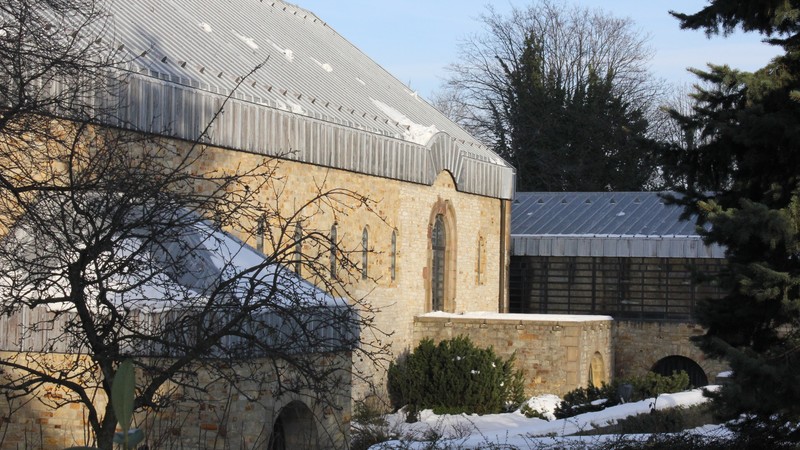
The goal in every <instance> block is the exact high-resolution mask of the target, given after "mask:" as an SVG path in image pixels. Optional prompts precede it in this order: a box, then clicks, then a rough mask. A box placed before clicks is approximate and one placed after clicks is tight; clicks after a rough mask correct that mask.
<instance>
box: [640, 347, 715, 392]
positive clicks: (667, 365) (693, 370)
mask: <svg viewBox="0 0 800 450" xmlns="http://www.w3.org/2000/svg"><path fill="white" fill-rule="evenodd" d="M650 370H651V371H653V372H655V373H657V374H659V375H664V376H670V375H672V374H673V373H675V372H680V371H682V370H683V371H685V372H686V373H687V374H688V375H689V384H690V385H691V386H693V387H696V388H698V387H702V386H706V385H707V384H708V377H707V376H706V373H705V371H703V368H702V367H700V365H699V364H697V363H696V362H694V361H692V360H691V359H689V358H687V357H685V356H680V355H672V356H667V357H666V358H661V359H660V360H658V362H657V363H655V364H654V365H653V368H652V369H650Z"/></svg>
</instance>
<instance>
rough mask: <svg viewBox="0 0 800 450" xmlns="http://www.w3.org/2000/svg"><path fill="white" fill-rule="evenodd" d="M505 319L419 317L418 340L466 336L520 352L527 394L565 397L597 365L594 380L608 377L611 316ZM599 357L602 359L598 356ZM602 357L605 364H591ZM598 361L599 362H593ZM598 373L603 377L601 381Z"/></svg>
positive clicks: (501, 352)
mask: <svg viewBox="0 0 800 450" xmlns="http://www.w3.org/2000/svg"><path fill="white" fill-rule="evenodd" d="M507 316H508V317H507V318H502V319H500V318H480V317H469V315H465V317H453V316H449V317H431V316H422V317H417V318H416V319H415V321H414V340H415V343H418V342H419V341H420V340H421V339H422V338H425V337H429V338H432V339H433V340H434V341H436V342H438V341H440V340H443V339H450V338H453V337H456V336H459V335H466V336H469V337H470V339H472V341H473V342H475V343H476V344H477V345H479V346H483V347H486V346H492V347H494V350H495V352H496V353H497V354H498V355H502V356H503V357H506V358H507V357H509V356H511V355H512V354H516V358H517V363H516V367H517V368H521V369H522V370H523V371H524V374H525V393H526V395H536V394H545V393H550V394H557V395H563V394H565V393H567V392H569V391H570V390H572V389H575V388H578V387H585V386H587V385H588V384H589V382H590V376H589V373H590V370H591V369H594V373H595V377H594V378H595V379H594V381H595V382H596V383H599V382H601V381H609V380H610V379H611V374H612V373H613V366H612V364H613V361H614V359H613V358H614V351H613V348H612V335H613V331H612V327H613V322H612V320H611V319H610V318H603V316H598V317H597V318H596V319H593V320H592V319H587V320H583V321H571V320H558V319H553V320H548V319H547V318H546V316H540V315H533V314H531V315H528V314H508V315H507ZM597 355H599V357H600V359H597ZM593 358H594V361H602V362H601V363H600V364H599V365H602V366H603V367H602V368H599V367H592V368H591V369H590V365H591V364H592V362H593ZM595 364H597V363H595ZM598 375H600V376H601V377H602V378H603V379H602V380H598V379H597V378H598Z"/></svg>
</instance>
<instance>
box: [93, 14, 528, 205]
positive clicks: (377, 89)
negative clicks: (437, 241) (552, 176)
mask: <svg viewBox="0 0 800 450" xmlns="http://www.w3.org/2000/svg"><path fill="white" fill-rule="evenodd" d="M108 8H109V11H110V13H111V19H110V21H109V33H110V34H111V35H112V36H111V38H112V39H113V43H112V44H111V47H112V48H114V49H118V51H119V56H120V57H122V58H123V59H125V60H127V61H129V62H128V63H126V65H125V67H124V69H126V70H129V71H131V72H133V73H134V74H135V76H134V79H133V80H132V82H131V83H129V87H128V89H127V93H123V96H124V97H126V98H125V99H126V100H127V102H126V103H128V104H129V105H131V106H132V107H128V109H127V110H126V111H124V112H123V113H121V116H122V120H124V121H128V122H129V123H132V124H134V125H135V126H138V127H140V128H144V129H148V130H151V131H156V132H158V131H159V127H161V128H165V127H169V128H170V132H171V134H173V135H175V136H177V137H181V138H185V139H194V138H196V137H197V134H198V131H199V130H202V126H204V125H205V123H207V122H208V120H209V119H210V117H211V115H212V114H213V112H214V111H215V110H216V109H215V108H219V106H220V105H221V101H222V100H223V99H224V96H227V95H229V94H230V93H231V92H233V101H231V102H229V104H228V105H226V107H225V114H223V116H222V117H221V118H220V119H219V120H218V122H217V123H215V125H214V129H213V131H212V137H211V141H212V143H215V144H218V145H221V146H225V147H230V148H235V149H240V150H245V151H252V152H258V153H270V154H282V153H285V152H290V151H291V152H295V153H294V154H293V155H292V156H291V158H293V159H299V160H301V161H306V162H310V163H313V164H319V165H324V166H330V167H337V168H342V169H346V170H352V171H357V172H362V173H369V174H373V175H378V176H383V177H388V178H396V179H402V180H406V181H411V182H417V183H427V184H431V183H432V182H433V180H434V179H435V177H436V176H437V175H438V174H439V172H441V171H442V170H448V171H450V172H451V173H452V174H453V176H454V178H455V180H456V183H457V184H458V188H459V190H462V191H466V192H473V193H478V194H482V195H489V196H495V197H502V198H511V196H512V195H513V186H514V184H513V177H514V172H513V169H512V168H511V167H510V166H509V165H508V164H507V163H506V162H505V161H503V160H502V159H501V158H500V157H499V156H497V155H496V154H495V153H493V152H492V151H491V150H489V149H488V148H487V147H486V146H484V145H482V144H481V143H480V142H478V141H477V140H476V139H475V138H473V137H472V136H470V135H469V133H467V132H466V131H464V130H463V129H462V128H460V127H459V126H458V125H456V124H455V123H453V122H452V121H450V120H449V119H447V118H446V117H445V116H444V115H443V114H441V113H439V112H438V111H437V110H436V109H435V108H433V107H432V106H430V105H429V104H428V103H426V102H425V101H423V100H422V99H421V98H419V96H417V94H416V93H415V92H412V91H411V90H409V89H408V88H407V87H406V86H405V85H404V84H403V83H402V82H400V81H399V80H397V79H396V78H394V77H393V76H392V75H391V74H389V73H388V72H386V71H385V70H384V69H383V68H382V67H380V66H379V65H378V64H376V63H375V62H374V61H372V60H371V59H370V58H369V57H368V56H367V55H365V54H363V53H362V52H361V51H360V50H358V49H357V48H356V47H354V46H353V45H352V44H351V43H349V42H348V41H347V40H346V39H344V38H343V37H342V36H340V35H339V34H338V33H336V31H334V30H333V29H331V28H330V27H329V26H328V25H327V24H326V23H325V22H324V21H323V20H321V19H320V18H318V17H316V16H315V15H314V14H313V13H311V12H309V11H307V10H304V9H302V8H300V7H297V6H294V5H292V4H290V3H284V2H281V1H269V0H267V1H258V0H228V1H225V2H221V1H217V0H171V1H161V0H137V1H126V0H111V1H110V2H109V3H108ZM262 63H263V66H262V67H261V68H260V69H258V70H256V71H255V72H252V71H253V69H254V68H255V67H257V66H258V65H259V64H262ZM175 114H179V115H180V116H178V117H176V116H174V115H175ZM187 115H188V116H190V117H185V116H187Z"/></svg>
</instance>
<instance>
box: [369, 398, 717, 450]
mask: <svg viewBox="0 0 800 450" xmlns="http://www.w3.org/2000/svg"><path fill="white" fill-rule="evenodd" d="M714 388H715V386H706V388H705V389H714ZM654 400H655V399H653V398H650V399H647V400H642V401H639V402H632V403H625V404H622V405H617V406H612V407H610V408H607V409H605V410H603V411H596V412H590V413H586V414H580V415H577V416H575V417H569V418H566V419H558V420H551V421H547V420H543V419H536V418H527V417H525V415H524V414H522V413H521V412H520V411H519V410H517V411H514V412H512V413H506V414H487V415H483V416H479V415H476V414H473V415H466V414H460V415H437V414H434V413H433V412H432V411H431V410H424V411H422V412H420V414H419V421H418V422H416V423H411V424H409V423H405V414H403V413H395V414H390V415H388V416H386V419H387V426H388V429H389V430H391V431H392V432H394V433H396V434H397V435H399V436H413V437H415V439H411V440H415V441H417V440H418V441H419V442H409V439H408V438H405V439H404V440H403V441H400V440H396V441H388V442H384V443H381V444H377V445H374V446H372V447H371V449H372V450H379V449H392V448H404V449H406V448H408V449H415V448H419V449H422V448H429V447H427V446H428V445H430V442H426V441H425V439H426V436H428V437H429V436H431V435H432V434H433V433H438V434H440V435H441V436H443V439H442V440H441V441H440V442H439V447H441V448H485V447H487V445H488V444H489V443H495V444H501V445H503V446H508V447H512V448H513V447H519V448H529V447H531V445H532V444H536V445H537V446H543V447H544V448H546V447H547V446H548V445H552V446H557V445H563V444H564V443H565V442H574V443H576V444H580V443H587V444H589V443H597V442H598V440H603V439H617V438H618V436H614V435H609V436H569V435H572V434H575V433H578V432H580V431H588V430H591V429H594V428H597V427H603V426H606V425H611V424H614V423H616V421H617V420H619V419H623V418H625V417H628V416H633V415H637V414H643V413H648V412H650V410H651V407H652V405H653V402H654ZM707 400H708V398H706V397H704V396H703V391H702V389H693V390H691V391H686V392H679V393H675V394H661V395H659V396H658V399H657V400H656V401H655V406H656V409H659V410H660V409H668V408H674V407H679V406H682V407H688V406H693V405H698V404H701V403H704V402H706V401H707ZM559 401H560V400H559V398H558V397H557V396H555V395H545V396H540V397H534V398H532V399H530V400H528V404H529V405H530V406H531V407H533V408H534V409H536V410H538V411H542V412H543V413H545V416H551V415H552V412H553V411H554V410H555V407H556V405H558V402H559ZM692 432H694V433H702V434H705V435H716V434H725V433H726V431H725V429H724V427H723V426H721V425H710V426H705V427H700V428H698V429H695V430H692ZM626 437H627V438H631V436H630V435H628V436H626ZM643 437H645V436H643Z"/></svg>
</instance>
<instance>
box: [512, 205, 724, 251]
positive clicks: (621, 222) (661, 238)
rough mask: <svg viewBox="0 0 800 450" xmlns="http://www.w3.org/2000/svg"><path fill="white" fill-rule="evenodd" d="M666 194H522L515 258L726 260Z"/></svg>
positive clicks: (515, 212) (516, 213)
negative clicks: (704, 239)
mask: <svg viewBox="0 0 800 450" xmlns="http://www.w3.org/2000/svg"><path fill="white" fill-rule="evenodd" d="M665 194H672V195H676V194H675V193H671V192H670V193H666V192H518V193H517V194H516V197H515V200H514V202H513V204H512V210H511V241H512V255H516V256H610V257H670V258H724V257H725V251H724V249H723V248H722V247H720V246H719V245H710V246H709V245H706V244H705V243H703V241H702V238H701V237H700V235H699V234H698V232H697V225H696V224H695V222H694V221H693V220H681V214H682V212H683V209H682V208H681V207H680V206H679V205H672V204H668V202H667V201H666V200H665V198H664V195H665Z"/></svg>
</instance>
